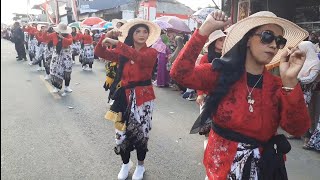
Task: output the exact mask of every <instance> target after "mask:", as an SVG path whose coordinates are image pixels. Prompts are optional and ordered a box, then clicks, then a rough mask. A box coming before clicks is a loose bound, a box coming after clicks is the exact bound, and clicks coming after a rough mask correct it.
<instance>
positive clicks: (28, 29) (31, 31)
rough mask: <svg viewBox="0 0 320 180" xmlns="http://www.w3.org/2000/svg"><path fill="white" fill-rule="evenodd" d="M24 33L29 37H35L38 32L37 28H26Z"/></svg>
mask: <svg viewBox="0 0 320 180" xmlns="http://www.w3.org/2000/svg"><path fill="white" fill-rule="evenodd" d="M23 31H25V32H27V33H28V34H29V35H35V34H36V33H37V32H38V30H37V28H35V27H30V26H29V27H26V28H24V29H23Z"/></svg>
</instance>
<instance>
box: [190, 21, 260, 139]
mask: <svg viewBox="0 0 320 180" xmlns="http://www.w3.org/2000/svg"><path fill="white" fill-rule="evenodd" d="M258 28H259V27H256V28H253V29H251V30H250V31H249V32H247V33H246V34H245V35H244V36H243V38H242V39H241V40H240V41H239V42H238V43H236V44H235V45H234V46H233V47H232V48H231V49H230V50H229V51H228V52H227V53H226V54H225V55H224V56H223V57H222V58H217V59H215V60H214V61H212V67H213V69H214V70H216V71H219V72H220V75H219V78H218V80H217V81H218V82H217V85H216V87H215V88H214V91H212V92H210V93H209V96H208V98H207V99H206V102H205V105H204V108H203V111H202V112H201V114H200V115H199V117H198V119H197V120H196V122H195V123H194V125H193V127H192V129H191V132H190V133H192V134H193V133H197V132H199V131H200V128H201V126H202V125H204V124H205V123H206V121H207V119H208V118H211V116H212V115H214V114H216V112H217V109H218V106H219V104H220V102H221V101H222V99H223V98H224V97H225V96H226V95H227V94H228V92H229V90H230V89H231V87H232V86H233V85H234V84H235V83H236V82H237V81H238V80H240V78H241V77H242V75H243V73H244V71H245V61H246V53H247V43H248V40H249V38H250V37H251V36H252V35H253V34H254V33H255V31H256V30H257V29H258Z"/></svg>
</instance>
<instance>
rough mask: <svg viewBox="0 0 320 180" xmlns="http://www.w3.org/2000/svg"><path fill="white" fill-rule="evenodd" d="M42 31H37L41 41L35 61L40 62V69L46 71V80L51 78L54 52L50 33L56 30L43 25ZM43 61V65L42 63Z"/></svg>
mask: <svg viewBox="0 0 320 180" xmlns="http://www.w3.org/2000/svg"><path fill="white" fill-rule="evenodd" d="M41 29H42V30H41V32H39V33H36V37H37V39H38V42H39V43H41V44H40V45H39V47H38V50H37V53H36V54H37V55H36V58H35V61H34V62H33V63H36V62H37V61H38V62H39V67H40V70H45V71H46V76H45V77H44V79H45V80H49V79H50V63H51V59H52V52H53V41H52V40H51V39H49V38H48V36H47V35H48V33H49V34H50V33H53V32H54V30H53V28H52V27H49V28H48V27H46V26H42V27H41ZM42 63H43V66H44V67H42V66H41V65H42Z"/></svg>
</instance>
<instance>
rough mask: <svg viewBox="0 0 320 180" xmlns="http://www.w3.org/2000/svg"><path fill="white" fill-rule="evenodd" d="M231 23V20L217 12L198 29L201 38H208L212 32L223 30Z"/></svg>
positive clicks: (222, 13) (208, 17)
mask: <svg viewBox="0 0 320 180" xmlns="http://www.w3.org/2000/svg"><path fill="white" fill-rule="evenodd" d="M230 23H231V19H230V18H228V16H226V14H225V13H224V12H223V11H221V10H219V11H215V12H212V13H211V14H209V15H208V16H207V19H206V20H205V21H204V23H203V24H202V25H201V27H200V28H199V33H200V34H201V35H203V36H209V35H210V34H211V33H212V32H213V31H216V30H219V29H222V28H224V27H225V26H227V25H229V24H230Z"/></svg>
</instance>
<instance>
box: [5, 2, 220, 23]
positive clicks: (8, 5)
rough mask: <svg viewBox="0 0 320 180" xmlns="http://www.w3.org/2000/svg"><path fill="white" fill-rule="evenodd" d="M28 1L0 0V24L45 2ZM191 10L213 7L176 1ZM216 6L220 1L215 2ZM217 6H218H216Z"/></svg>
mask: <svg viewBox="0 0 320 180" xmlns="http://www.w3.org/2000/svg"><path fill="white" fill-rule="evenodd" d="M27 1H28V0H1V23H7V24H9V23H12V17H13V15H12V13H27V11H28V10H29V13H35V14H39V13H40V12H39V11H37V10H31V7H32V6H33V5H35V4H40V3H41V2H45V0H30V7H28V6H27ZM177 1H179V2H181V3H183V4H185V5H187V6H189V7H191V8H192V9H193V10H197V9H198V8H199V7H207V6H208V5H209V4H211V5H214V4H213V2H212V0H177ZM215 1H216V2H217V4H218V3H219V2H220V0H215ZM218 6H219V4H218Z"/></svg>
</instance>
